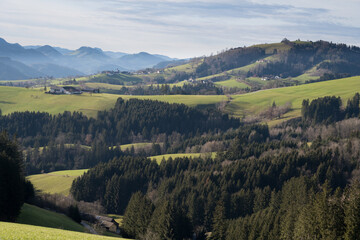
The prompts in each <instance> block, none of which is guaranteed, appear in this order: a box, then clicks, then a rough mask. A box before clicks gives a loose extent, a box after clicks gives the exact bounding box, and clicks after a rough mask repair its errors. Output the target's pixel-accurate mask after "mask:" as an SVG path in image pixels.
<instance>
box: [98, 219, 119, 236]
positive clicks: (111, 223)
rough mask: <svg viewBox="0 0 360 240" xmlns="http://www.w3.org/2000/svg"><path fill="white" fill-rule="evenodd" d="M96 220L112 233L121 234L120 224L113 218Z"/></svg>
mask: <svg viewBox="0 0 360 240" xmlns="http://www.w3.org/2000/svg"><path fill="white" fill-rule="evenodd" d="M96 220H97V221H98V223H99V224H100V225H101V226H102V227H104V228H106V229H107V230H109V231H110V232H114V233H117V234H120V228H119V224H118V223H117V222H116V221H115V220H114V219H113V218H111V217H104V216H96Z"/></svg>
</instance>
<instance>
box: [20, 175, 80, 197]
mask: <svg viewBox="0 0 360 240" xmlns="http://www.w3.org/2000/svg"><path fill="white" fill-rule="evenodd" d="M86 171H87V169H83V170H67V171H57V172H50V173H43V174H36V175H31V176H28V177H27V179H28V180H30V181H31V182H32V184H33V185H34V187H35V189H36V190H39V191H41V192H43V193H51V194H54V193H58V194H62V195H65V196H67V195H69V193H70V188H71V184H72V182H73V180H74V179H75V178H77V177H78V176H81V175H83V174H84V172H86Z"/></svg>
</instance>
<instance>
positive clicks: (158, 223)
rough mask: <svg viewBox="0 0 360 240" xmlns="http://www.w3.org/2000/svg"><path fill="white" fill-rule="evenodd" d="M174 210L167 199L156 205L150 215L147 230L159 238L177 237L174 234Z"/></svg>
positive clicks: (166, 239)
mask: <svg viewBox="0 0 360 240" xmlns="http://www.w3.org/2000/svg"><path fill="white" fill-rule="evenodd" d="M175 220H176V216H175V210H174V207H173V206H172V204H171V203H170V202H169V201H165V202H164V203H163V204H162V205H161V206H158V207H157V208H156V209H155V211H154V214H153V215H152V217H151V222H150V226H149V230H150V231H151V232H153V233H154V234H156V235H157V236H158V238H159V239H161V240H172V239H177V238H176V236H175V224H176V222H175Z"/></svg>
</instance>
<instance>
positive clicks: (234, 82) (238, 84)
mask: <svg viewBox="0 0 360 240" xmlns="http://www.w3.org/2000/svg"><path fill="white" fill-rule="evenodd" d="M215 85H219V86H222V87H227V88H235V87H236V88H250V86H249V85H247V84H246V83H243V82H240V81H238V80H236V78H231V79H229V80H226V81H221V82H215Z"/></svg>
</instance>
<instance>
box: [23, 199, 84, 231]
mask: <svg viewBox="0 0 360 240" xmlns="http://www.w3.org/2000/svg"><path fill="white" fill-rule="evenodd" d="M16 222H17V223H22V224H29V225H35V226H42V227H50V228H59V229H65V230H70V231H77V232H84V231H85V228H84V227H83V226H82V225H80V224H79V223H76V222H74V221H73V220H72V219H70V218H69V217H67V216H65V215H63V214H59V213H55V212H52V211H48V210H45V209H43V208H39V207H36V206H33V205H29V204H26V203H25V204H24V205H23V207H22V208H21V213H20V215H19V217H18V219H17V220H16Z"/></svg>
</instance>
